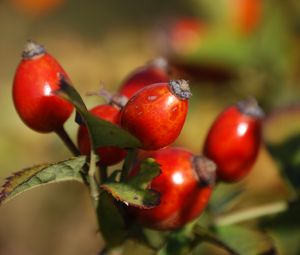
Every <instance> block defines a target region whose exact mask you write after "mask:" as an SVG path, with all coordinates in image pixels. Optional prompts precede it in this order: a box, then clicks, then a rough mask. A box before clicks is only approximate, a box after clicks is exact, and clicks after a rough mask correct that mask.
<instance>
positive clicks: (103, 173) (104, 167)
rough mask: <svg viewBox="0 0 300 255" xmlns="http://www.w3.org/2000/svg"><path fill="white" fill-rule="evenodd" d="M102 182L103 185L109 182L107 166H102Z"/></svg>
mask: <svg viewBox="0 0 300 255" xmlns="http://www.w3.org/2000/svg"><path fill="white" fill-rule="evenodd" d="M99 168H100V169H99V170H100V180H101V183H103V182H105V181H106V180H107V166H100V167H99Z"/></svg>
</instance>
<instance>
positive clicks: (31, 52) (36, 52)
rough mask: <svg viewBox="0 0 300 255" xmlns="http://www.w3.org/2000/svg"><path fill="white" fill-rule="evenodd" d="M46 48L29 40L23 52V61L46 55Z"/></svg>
mask: <svg viewBox="0 0 300 255" xmlns="http://www.w3.org/2000/svg"><path fill="white" fill-rule="evenodd" d="M45 52H46V50H45V48H44V46H42V45H40V44H38V43H36V42H35V41H33V40H28V41H27V43H26V44H25V47H24V49H23V52H22V58H23V59H32V58H35V57H39V56H41V55H43V54H45Z"/></svg>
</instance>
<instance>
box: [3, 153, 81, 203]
mask: <svg viewBox="0 0 300 255" xmlns="http://www.w3.org/2000/svg"><path fill="white" fill-rule="evenodd" d="M85 162H86V157H85V156H80V157H76V158H71V159H68V160H64V161H61V162H59V163H55V164H44V165H39V166H34V167H30V168H27V169H24V170H22V171H19V172H16V173H14V174H13V175H12V176H10V177H8V178H7V179H6V182H5V183H4V184H3V186H2V189H1V190H0V205H2V204H4V203H6V202H7V201H9V200H11V199H13V198H14V197H16V196H17V195H20V194H22V193H23V192H25V191H27V190H30V189H33V188H36V187H40V186H41V185H45V184H49V183H57V182H62V181H79V182H83V178H82V175H81V169H82V167H83V166H84V164H85Z"/></svg>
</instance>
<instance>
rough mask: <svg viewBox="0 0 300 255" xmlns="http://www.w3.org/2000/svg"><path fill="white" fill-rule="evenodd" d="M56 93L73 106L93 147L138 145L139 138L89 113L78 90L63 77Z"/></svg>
mask: <svg viewBox="0 0 300 255" xmlns="http://www.w3.org/2000/svg"><path fill="white" fill-rule="evenodd" d="M56 94H57V95H59V96H61V97H63V98H64V99H66V100H68V101H70V102H71V103H72V104H73V105H74V106H75V108H76V110H77V112H78V113H79V114H80V116H81V118H82V120H83V121H84V123H85V124H86V126H87V128H88V131H89V134H90V136H91V138H92V145H93V148H94V149H96V148H98V147H102V146H117V147H120V148H137V147H140V145H141V144H140V142H139V140H138V139H137V138H136V137H134V136H133V135H131V134H130V133H128V132H127V131H125V130H124V129H122V128H120V127H118V126H116V125H114V124H112V123H110V122H108V121H106V120H102V119H100V118H97V117H95V116H93V115H92V114H90V113H89V112H88V110H87V108H86V106H85V104H84V102H83V100H82V98H81V97H80V95H79V94H78V92H77V91H76V90H75V88H74V87H73V86H71V85H70V84H68V83H67V81H66V80H65V79H63V78H62V79H61V83H60V89H59V90H57V91H56Z"/></svg>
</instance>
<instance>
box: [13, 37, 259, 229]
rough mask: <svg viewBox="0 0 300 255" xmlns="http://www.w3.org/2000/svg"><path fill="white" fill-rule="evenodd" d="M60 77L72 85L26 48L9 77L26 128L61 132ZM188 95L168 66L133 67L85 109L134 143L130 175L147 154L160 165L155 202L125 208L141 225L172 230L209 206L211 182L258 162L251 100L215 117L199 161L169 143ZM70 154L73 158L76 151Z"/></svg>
mask: <svg viewBox="0 0 300 255" xmlns="http://www.w3.org/2000/svg"><path fill="white" fill-rule="evenodd" d="M62 75H63V76H64V78H65V79H66V80H68V81H70V80H69V78H68V75H67V74H66V72H65V71H64V70H63V68H62V67H61V66H60V65H59V63H58V62H57V61H56V60H55V59H54V58H53V57H52V56H51V55H50V54H48V53H47V52H46V51H45V49H44V48H43V47H42V46H40V45H38V44H36V43H35V42H32V41H29V42H28V43H27V44H26V47H25V50H24V52H23V59H22V61H21V63H20V64H19V66H18V68H17V71H16V74H15V79H14V84H13V99H14V103H15V107H16V109H17V111H18V113H19V115H20V117H21V119H22V120H23V121H24V123H25V124H26V125H28V126H29V127H30V128H32V129H34V130H36V131H38V132H59V131H58V130H61V129H62V128H63V125H64V122H65V121H66V120H67V119H68V118H69V116H70V115H71V113H72V110H73V106H72V104H71V103H69V102H68V101H66V100H64V99H62V98H60V97H59V96H57V95H56V94H54V93H52V92H53V91H55V90H57V89H59V83H60V77H61V76H62ZM24 95H25V96H24ZM190 97H191V92H190V89H189V84H188V82H187V81H185V80H171V79H170V75H169V73H168V70H167V66H166V64H165V63H164V62H162V61H154V62H153V63H150V64H148V65H146V66H144V67H142V68H139V69H137V70H135V71H134V72H133V73H132V74H131V75H130V76H129V77H128V78H127V79H126V80H125V81H124V82H123V83H122V85H121V86H120V89H119V91H118V94H117V96H116V97H114V98H113V99H112V100H111V102H110V103H107V104H102V105H98V106H96V107H95V108H93V109H91V110H90V112H91V113H92V114H93V115H94V116H96V117H98V118H101V119H104V120H106V121H109V122H111V123H113V124H115V125H119V126H121V127H122V128H124V129H125V130H127V131H129V132H130V133H131V134H133V135H134V136H136V137H137V138H138V139H139V140H140V142H141V144H142V146H141V147H140V148H139V149H140V151H139V153H138V156H137V159H136V164H135V165H134V167H133V168H132V170H131V172H130V173H129V177H128V178H131V177H132V176H134V175H135V174H137V173H138V171H139V164H140V163H141V161H142V160H143V159H145V158H147V157H152V158H154V159H155V160H156V162H157V163H158V164H159V165H160V168H161V174H160V175H159V176H157V177H155V178H154V179H153V180H152V182H151V184H150V186H151V189H153V190H156V191H158V192H159V193H160V204H159V205H158V206H155V207H153V208H150V209H143V208H131V210H130V212H131V213H133V214H134V215H135V217H136V219H137V220H138V221H139V222H140V223H141V224H142V225H144V226H147V227H152V228H155V229H160V230H170V229H176V228H179V227H181V226H183V225H184V224H186V223H187V222H189V221H191V220H193V219H195V218H197V217H198V216H199V215H200V214H201V212H202V211H203V209H204V208H205V207H206V206H207V204H208V201H209V198H210V195H211V193H212V189H213V186H214V184H215V182H216V181H225V182H235V181H239V180H241V179H242V178H243V177H244V176H246V174H248V172H249V170H250V169H251V167H252V165H253V163H254V162H255V160H256V157H257V154H258V150H259V146H260V143H261V121H262V117H263V112H262V110H261V109H260V108H259V106H258V105H257V103H256V101H255V100H254V99H248V100H244V101H241V102H238V103H237V104H236V105H232V106H230V107H228V108H227V109H225V110H224V111H223V112H222V113H221V114H220V115H219V116H218V117H217V119H216V120H215V122H214V123H213V124H212V127H211V129H210V130H209V132H208V135H207V139H206V141H205V143H204V144H205V145H204V148H203V154H204V156H200V155H194V154H193V153H191V152H189V151H188V150H185V149H182V148H177V147H172V146H170V145H171V144H172V143H173V142H174V141H175V140H176V138H177V137H178V135H179V134H180V132H181V129H182V127H183V125H184V122H185V119H186V116H187V112H188V100H189V98H190ZM120 98H123V99H124V98H125V101H126V102H125V103H123V104H120V103H116V102H121V101H122V102H124V100H119V99H120ZM90 144H91V143H90V140H89V135H88V131H87V128H86V127H85V126H84V124H81V125H80V127H79V131H78V145H79V151H80V154H89V152H90V150H91V149H90V147H91V145H90ZM168 146H170V147H168ZM73 152H74V153H75V154H76V153H77V154H79V152H78V151H76V149H74V151H73ZM96 153H97V154H98V155H99V158H100V161H99V162H98V164H100V165H103V166H110V165H114V164H116V163H118V162H120V161H121V160H123V159H124V157H125V156H126V154H127V152H126V150H124V149H121V148H118V147H101V148H98V149H97V150H96Z"/></svg>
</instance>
